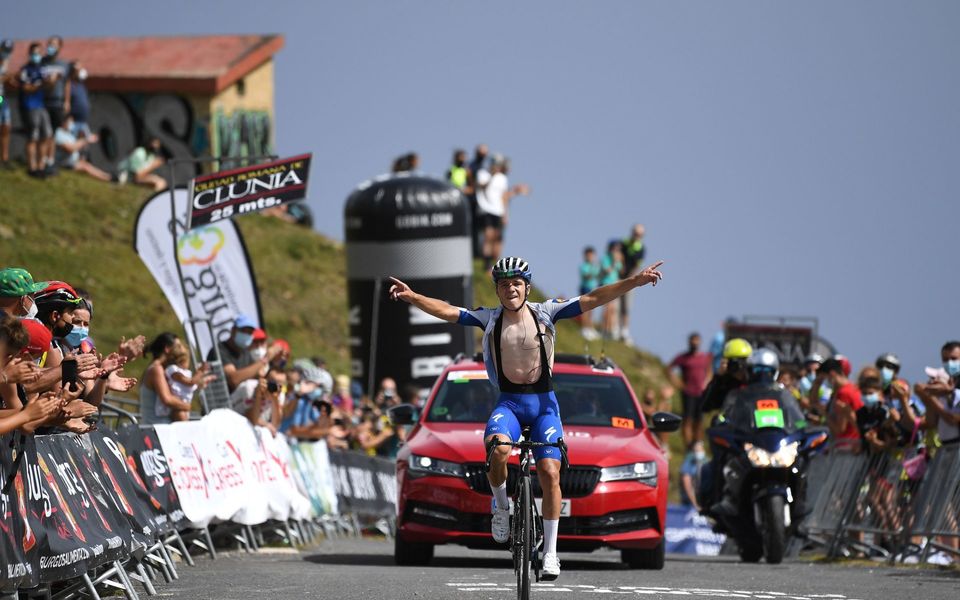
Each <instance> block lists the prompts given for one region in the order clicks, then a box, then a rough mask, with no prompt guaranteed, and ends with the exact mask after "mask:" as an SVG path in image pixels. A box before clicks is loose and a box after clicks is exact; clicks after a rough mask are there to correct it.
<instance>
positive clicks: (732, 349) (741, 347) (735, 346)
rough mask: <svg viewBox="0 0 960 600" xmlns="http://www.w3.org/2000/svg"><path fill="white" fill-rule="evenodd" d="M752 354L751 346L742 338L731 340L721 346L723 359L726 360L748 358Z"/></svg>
mask: <svg viewBox="0 0 960 600" xmlns="http://www.w3.org/2000/svg"><path fill="white" fill-rule="evenodd" d="M751 354H753V346H751V345H750V342H748V341H747V340H745V339H743V338H733V339H732V340H730V341H729V342H727V343H726V344H724V345H723V357H724V358H726V359H735V358H740V359H743V358H749V357H750V355H751Z"/></svg>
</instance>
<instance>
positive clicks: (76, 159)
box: [54, 114, 117, 181]
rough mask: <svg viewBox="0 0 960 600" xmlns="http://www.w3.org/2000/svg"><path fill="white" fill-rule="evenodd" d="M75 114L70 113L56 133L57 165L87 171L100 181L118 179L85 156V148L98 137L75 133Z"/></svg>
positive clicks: (86, 172) (82, 171)
mask: <svg viewBox="0 0 960 600" xmlns="http://www.w3.org/2000/svg"><path fill="white" fill-rule="evenodd" d="M74 131H75V129H74V121H73V115H71V114H68V115H67V116H66V117H65V118H64V119H63V121H62V122H61V123H60V127H58V128H57V131H56V133H55V134H54V140H55V142H56V145H57V149H56V156H57V165H58V166H60V167H63V168H65V169H70V170H72V171H79V172H80V173H85V174H87V175H89V176H90V177H93V178H94V179H97V180H99V181H117V178H115V177H114V176H112V175H110V173H107V172H106V171H102V170H100V169H98V168H97V167H95V166H93V164H91V163H90V162H88V161H87V160H85V159H84V158H83V155H82V152H83V150H84V149H85V148H86V147H87V146H89V145H90V144H93V143H95V142H96V141H97V137H96V136H94V135H91V136H90V137H82V138H80V137H77V135H76V134H75V133H74Z"/></svg>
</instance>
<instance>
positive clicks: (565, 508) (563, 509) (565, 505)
mask: <svg viewBox="0 0 960 600" xmlns="http://www.w3.org/2000/svg"><path fill="white" fill-rule="evenodd" d="M533 501H534V503H535V504H536V505H537V512H538V513H540V515H541V516H543V498H534V499H533ZM513 505H514V502H513V498H510V514H511V515H512V514H513ZM560 516H561V517H569V516H570V501H569V500H560Z"/></svg>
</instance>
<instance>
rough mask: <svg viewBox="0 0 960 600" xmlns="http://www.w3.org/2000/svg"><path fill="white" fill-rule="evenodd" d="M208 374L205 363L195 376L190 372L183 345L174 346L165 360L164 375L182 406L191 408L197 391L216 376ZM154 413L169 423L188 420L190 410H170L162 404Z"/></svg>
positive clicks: (188, 360) (187, 356) (208, 370)
mask: <svg viewBox="0 0 960 600" xmlns="http://www.w3.org/2000/svg"><path fill="white" fill-rule="evenodd" d="M209 372H210V365H209V364H207V363H203V364H202V365H200V368H199V369H197V372H196V374H194V373H193V372H191V371H190V353H189V352H188V351H187V348H186V347H185V346H184V345H183V344H175V345H174V347H173V351H172V352H171V353H170V356H169V357H168V358H167V368H166V369H165V370H164V375H165V376H166V379H167V386H169V387H170V391H171V393H173V395H174V396H176V397H177V399H178V400H180V401H181V402H183V404H185V405H187V406H191V407H192V406H193V397H194V394H196V392H197V390H198V389H202V388H204V387H206V386H207V384H209V383H210V382H211V381H213V380H214V379H216V375H208V373H209ZM156 412H157V416H158V417H166V418H168V419H169V420H170V421H189V420H190V409H187V410H178V409H171V408H170V407H169V406H167V405H166V404H163V403H162V402H161V403H160V404H157V411H156ZM164 413H165V414H164Z"/></svg>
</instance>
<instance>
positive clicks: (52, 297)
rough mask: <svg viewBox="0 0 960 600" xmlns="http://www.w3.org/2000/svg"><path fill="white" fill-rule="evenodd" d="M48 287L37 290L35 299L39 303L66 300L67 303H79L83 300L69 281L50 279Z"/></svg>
mask: <svg viewBox="0 0 960 600" xmlns="http://www.w3.org/2000/svg"><path fill="white" fill-rule="evenodd" d="M47 284H48V285H47V287H46V289H43V290H41V291H39V292H37V293H36V294H35V295H34V297H33V299H34V300H36V302H37V304H44V303H51V302H64V303H67V304H77V305H79V304H80V303H81V302H83V299H82V298H81V297H80V294H78V293H77V290H75V289H73V286H71V285H70V284H69V283H65V282H63V281H48V282H47Z"/></svg>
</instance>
